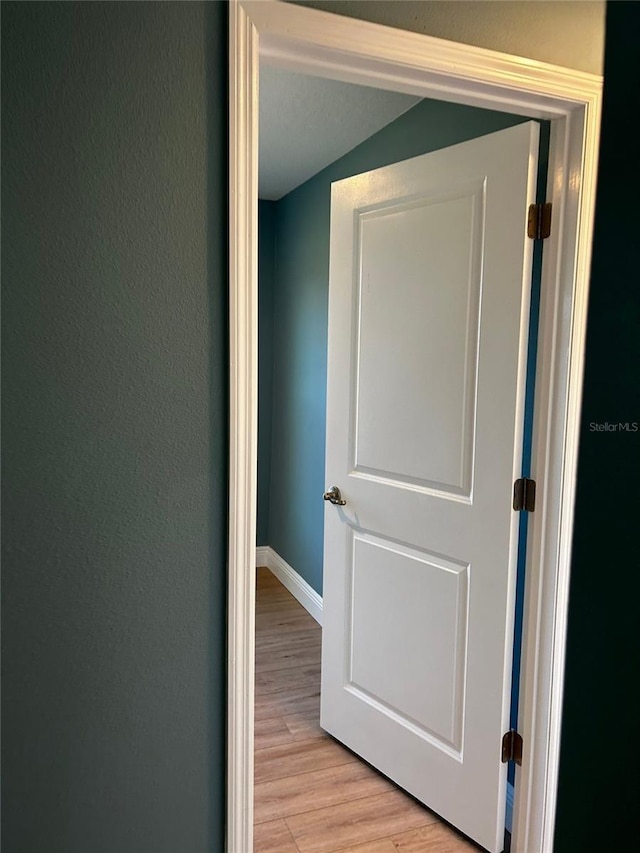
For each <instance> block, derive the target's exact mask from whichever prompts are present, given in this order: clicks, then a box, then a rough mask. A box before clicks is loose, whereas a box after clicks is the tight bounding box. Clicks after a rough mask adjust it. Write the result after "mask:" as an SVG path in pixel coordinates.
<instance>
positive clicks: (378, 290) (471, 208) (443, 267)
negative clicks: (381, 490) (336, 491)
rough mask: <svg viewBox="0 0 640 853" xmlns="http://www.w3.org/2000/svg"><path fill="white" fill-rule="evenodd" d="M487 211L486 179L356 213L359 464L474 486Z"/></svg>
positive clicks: (403, 477)
mask: <svg viewBox="0 0 640 853" xmlns="http://www.w3.org/2000/svg"><path fill="white" fill-rule="evenodd" d="M483 213H484V187H483V184H482V182H478V183H476V184H474V185H471V186H469V187H464V188H461V189H459V190H457V191H455V192H454V193H448V194H446V195H444V196H443V195H437V194H436V195H435V196H433V195H431V196H429V195H426V196H422V197H420V196H419V197H417V198H412V199H411V200H409V201H403V202H401V203H400V204H395V205H391V206H383V207H381V208H378V209H375V208H374V209H373V210H368V211H366V212H364V213H360V214H359V215H358V220H359V222H358V225H359V232H360V233H359V238H360V239H359V246H358V247H357V250H356V251H357V258H358V266H359V288H358V300H359V304H358V306H357V308H356V317H358V319H359V329H358V332H359V341H358V370H357V385H356V388H355V400H354V403H355V406H356V412H357V414H356V423H357V434H356V443H355V461H354V468H355V469H356V470H361V471H363V472H367V473H372V474H377V475H380V476H385V477H391V478H392V479H394V480H397V481H408V482H414V483H420V484H423V485H425V486H428V487H435V488H444V489H446V490H449V491H453V492H455V493H457V494H467V495H468V494H469V491H470V479H469V478H470V474H471V451H472V448H473V411H474V398H475V368H476V351H477V340H478V304H479V293H480V285H481V277H480V259H481V258H480V250H481V247H482V243H481V238H482V230H483V219H484V216H483ZM425 234H429V235H430V238H429V240H425V239H424V236H423V235H425ZM453 238H454V239H453ZM403 259H406V260H407V261H408V262H407V264H406V265H403V264H402V260H403ZM435 278H439V279H442V278H445V279H446V281H447V287H446V288H432V287H429V286H425V285H426V284H427V283H428V282H429V281H433V280H434V279H435ZM384 339H391V340H393V341H396V342H397V344H396V346H395V347H393V348H389V347H385V346H381V345H380V341H381V340H384ZM442 361H444V362H446V364H447V371H446V375H445V374H444V373H437V372H435V371H432V370H429V369H428V365H430V364H434V363H437V362H442ZM399 377H401V378H402V381H398V378H399ZM417 387H419V388H420V389H421V393H419V394H416V393H415V389H416V388H417ZM390 412H393V413H394V415H393V416H392V417H389V413H390ZM433 412H437V413H438V417H437V418H434V417H432V413H433ZM425 428H427V429H428V435H425Z"/></svg>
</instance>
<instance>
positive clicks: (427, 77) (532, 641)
mask: <svg viewBox="0 0 640 853" xmlns="http://www.w3.org/2000/svg"><path fill="white" fill-rule="evenodd" d="M247 10H248V11H247ZM285 11H286V15H283V13H284V12H285ZM298 13H299V14H298ZM231 19H232V20H231V25H232V60H231V61H232V65H231V69H232V73H231V92H232V98H231V103H232V122H231V125H232V140H231V173H232V192H231V231H232V259H231V282H232V291H231V318H232V328H231V350H232V400H231V402H232V422H233V423H232V436H233V438H232V448H231V484H232V486H231V515H230V647H231V661H232V665H231V667H230V729H229V738H230V753H229V755H230V762H229V791H230V797H229V841H228V843H229V849H230V850H243V851H246V850H250V849H251V826H250V817H251V790H250V785H251V782H250V776H251V773H250V771H251V769H252V761H251V754H250V750H249V748H248V747H249V746H250V745H252V725H251V719H250V716H251V715H250V713H249V711H250V708H251V706H252V704H253V695H252V684H251V682H252V678H251V677H250V676H251V675H252V670H253V660H252V651H251V647H252V641H253V624H252V623H253V619H252V604H253V602H252V598H253V583H252V581H253V572H254V568H253V559H252V557H253V553H252V552H253V547H254V545H253V543H254V532H255V518H254V512H255V510H254V496H255V391H256V376H255V373H256V359H255V353H256V338H255V319H256V315H255V307H256V306H255V303H256V299H255V297H256V288H255V284H256V273H257V270H256V260H257V258H256V254H257V253H256V254H254V252H255V249H256V248H257V246H256V238H257V233H256V212H257V211H256V206H257V202H256V199H257V193H256V166H257V151H256V141H257V140H256V133H255V131H256V121H255V120H256V117H257V116H256V112H255V110H256V106H257V98H256V95H257V85H256V84H257V59H258V51H260V52H261V53H262V55H263V56H267V55H269V54H270V55H271V58H274V57H278V61H279V62H280V63H281V64H283V65H287V64H288V66H289V67H296V68H297V69H298V70H301V71H307V72H311V73H319V74H320V75H321V76H337V77H340V78H342V79H347V80H352V81H353V82H361V83H362V82H364V83H369V84H371V83H374V84H379V83H380V81H384V85H386V86H387V87H388V88H396V89H398V90H400V91H405V92H413V93H415V92H416V91H419V92H420V94H423V95H424V96H427V97H428V96H432V97H433V96H435V97H437V98H447V99H450V100H455V101H459V102H466V103H467V104H471V105H476V106H479V105H483V106H487V107H496V108H497V109H498V110H505V109H507V108H508V109H511V110H512V111H513V112H516V113H519V114H521V115H524V116H527V115H528V116H531V117H534V118H543V119H551V120H553V126H554V129H553V132H552V156H551V162H552V168H551V180H550V182H549V189H550V192H551V195H552V197H553V201H554V210H555V211H557V216H558V217H559V218H560V222H561V223H562V227H561V228H560V229H559V233H558V235H557V236H556V237H555V239H553V238H552V240H551V241H550V244H549V251H548V252H547V253H546V257H545V263H544V267H545V269H544V270H543V280H544V282H545V284H547V283H548V284H549V287H548V288H546V287H545V288H543V291H545V292H543V296H542V301H543V304H542V310H541V327H540V328H541V335H540V339H541V358H540V359H539V362H540V364H539V371H538V380H537V383H536V384H537V392H538V393H537V395H536V400H537V401H540V407H539V408H538V412H537V414H536V424H535V426H534V435H535V439H534V454H533V456H534V459H535V461H536V463H537V466H538V471H542V472H543V475H544V484H545V507H544V511H543V513H541V514H540V515H537V516H536V518H535V520H534V523H533V525H532V527H533V529H532V530H531V531H530V532H531V536H532V540H533V541H532V549H531V552H530V555H529V568H531V566H533V567H534V571H533V572H531V571H529V574H528V578H529V580H528V584H529V589H528V591H527V592H528V595H526V611H525V633H526V637H525V654H524V658H523V688H524V703H523V711H524V717H525V721H524V727H525V729H526V731H527V735H528V737H529V740H528V743H529V745H530V755H529V756H528V757H529V759H530V760H529V761H528V762H527V766H526V768H525V767H523V769H522V771H520V774H521V779H520V782H521V783H520V784H519V785H518V787H517V794H516V797H517V801H516V808H515V812H516V814H515V819H516V826H515V838H514V842H515V845H516V849H522V850H525V849H541V850H543V849H547V844H548V841H549V838H550V833H552V830H553V808H554V804H555V772H556V769H557V746H558V743H557V738H558V730H559V710H560V700H561V686H562V658H563V653H564V646H563V643H564V621H563V620H564V615H565V610H566V584H567V580H568V556H569V550H570V528H571V506H572V492H571V490H572V483H573V476H572V472H573V470H574V467H575V441H576V435H577V430H576V416H577V408H578V403H579V396H580V393H579V392H580V382H579V379H580V370H581V359H582V344H583V339H584V304H585V297H586V281H587V275H586V274H587V270H588V259H589V235H590V231H591V219H592V212H593V184H594V177H595V145H596V142H597V125H598V111H599V103H600V86H601V81H599V80H596V79H595V78H592V77H590V76H589V75H577V74H573V73H572V72H565V70H564V69H562V70H559V69H550V68H548V67H545V66H542V65H541V64H536V63H534V64H532V63H529V62H528V61H521V60H517V59H515V58H512V57H503V56H500V57H499V58H498V57H497V56H495V55H492V54H489V52H487V51H475V50H474V49H473V48H467V47H464V46H461V45H452V44H450V43H445V42H439V41H438V40H434V39H428V38H426V37H414V36H413V34H408V33H399V32H398V31H390V30H387V29H386V28H383V27H377V26H375V25H371V26H366V25H365V26H364V27H363V24H362V22H357V23H354V22H350V21H349V20H348V19H336V18H335V16H329V15H323V14H320V13H314V12H312V11H311V10H308V9H297V10H295V11H294V10H293V9H291V8H288V9H287V10H281V9H278V8H277V5H271V4H241V3H238V4H234V5H233V7H232V14H231ZM329 19H331V20H329ZM426 48H428V49H426ZM454 57H455V58H456V61H455V62H453V64H452V60H453V59H454ZM456 62H459V63H460V64H459V65H457V64H456ZM462 68H463V69H464V70H461V69H462ZM452 69H453V70H452ZM587 78H588V79H587ZM569 117H571V121H569V120H568V119H569ZM239 141H240V144H239ZM569 174H574V175H581V178H582V181H581V182H580V181H579V182H578V184H575V183H573V184H569V183H568V182H567V181H566V179H565V178H566V176H567V175H569ZM578 187H579V190H580V191H578ZM579 226H580V227H579ZM251 246H253V249H250V250H249V251H248V252H247V247H251ZM567 299H568V300H569V304H570V305H571V306H572V308H571V311H570V312H569V313H568V314H567V312H566V311H564V312H563V311H561V310H560V303H563V304H564V305H565V307H566V300H567ZM563 300H564V302H563ZM567 352H568V353H569V358H563V356H562V354H563V353H567ZM549 637H552V638H554V642H552V643H551V644H549V642H548V638H549ZM539 795H540V796H539ZM536 797H538V806H539V807H538V806H536V807H535V808H534V805H535V803H534V801H535V800H536ZM540 797H541V798H540ZM538 839H539V840H538ZM545 839H546V840H545ZM518 845H520V846H518ZM523 845H524V846H523Z"/></svg>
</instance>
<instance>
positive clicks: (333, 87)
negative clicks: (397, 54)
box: [258, 64, 420, 200]
mask: <svg viewBox="0 0 640 853" xmlns="http://www.w3.org/2000/svg"><path fill="white" fill-rule="evenodd" d="M419 100H420V98H417V97H414V96H413V95H402V94H399V93H398V92H386V91H384V90H382V89H372V88H370V87H369V86H356V85H354V84H352V83H342V82H340V81H337V80H325V79H322V78H320V77H308V76H306V75H303V74H293V73H292V72H290V71H282V70H280V69H279V68H272V67H270V66H268V65H264V64H262V65H261V66H260V161H259V189H258V194H259V196H260V198H263V199H271V200H276V199H279V198H282V196H284V195H286V194H287V193H288V192H291V190H292V189H295V187H297V186H299V185H300V184H302V183H304V182H305V181H306V180H308V179H309V178H311V177H312V176H313V175H315V174H317V173H318V172H319V171H320V170H321V169H324V167H325V166H328V165H329V164H330V163H333V161H334V160H337V159H338V157H341V156H342V155H343V154H346V153H347V151H351V149H352V148H355V146H356V145H358V144H359V143H360V142H363V141H364V140H365V139H368V138H369V137H370V136H371V135H372V134H374V133H376V132H377V131H378V130H380V129H381V128H383V127H384V126H385V125H387V124H389V122H391V121H393V120H394V119H395V118H397V117H398V116H399V115H402V113H404V112H406V111H407V110H408V109H410V108H411V107H412V106H413V105H414V104H416V103H417V102H418V101H419Z"/></svg>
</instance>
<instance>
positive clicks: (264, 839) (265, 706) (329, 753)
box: [254, 568, 478, 853]
mask: <svg viewBox="0 0 640 853" xmlns="http://www.w3.org/2000/svg"><path fill="white" fill-rule="evenodd" d="M320 643H321V628H320V626H319V625H318V624H317V622H315V620H314V619H313V618H312V617H311V616H309V614H308V613H307V612H306V610H304V608H303V607H302V606H301V605H300V604H298V602H297V601H296V600H295V598H294V597H293V596H292V595H291V594H290V593H289V592H288V590H286V589H285V588H284V587H283V586H282V584H281V583H280V582H279V581H278V580H277V579H276V578H275V577H274V576H273V575H272V574H271V572H270V571H269V570H268V569H265V568H260V569H258V573H257V595H256V718H255V733H256V735H255V827H254V832H255V841H254V850H255V853H338V851H340V853H477V851H478V848H477V847H476V846H475V845H474V844H472V843H471V842H469V841H467V840H466V839H464V838H463V837H461V836H460V835H458V834H457V833H456V832H455V831H454V830H452V829H451V828H450V827H449V826H447V825H446V824H444V823H442V822H441V821H440V820H439V819H438V818H437V817H436V815H434V814H432V813H431V812H430V811H429V810H428V809H425V808H423V807H422V806H420V805H419V804H418V803H416V801H415V800H413V799H412V798H411V797H409V796H407V795H406V794H405V793H403V792H402V791H401V790H399V789H398V788H396V786H395V785H393V784H392V783H391V782H389V781H388V780H387V779H386V778H385V777H384V776H381V775H380V774H379V773H377V772H376V771H375V770H373V769H372V768H371V767H369V765H368V764H365V763H364V762H363V761H360V760H359V759H358V758H357V757H356V756H355V755H354V754H353V753H351V752H349V750H347V749H345V748H344V747H343V746H341V745H340V744H339V743H338V742H337V741H335V740H333V738H331V737H329V736H328V735H327V734H325V733H324V732H323V731H322V729H321V728H320Z"/></svg>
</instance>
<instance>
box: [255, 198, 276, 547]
mask: <svg viewBox="0 0 640 853" xmlns="http://www.w3.org/2000/svg"><path fill="white" fill-rule="evenodd" d="M275 226H276V202H275V201H263V200H262V199H261V200H260V201H259V203H258V519H257V525H256V545H268V544H269V485H270V482H271V425H272V411H273V406H272V399H273V387H272V386H273V300H274V286H275V282H274V275H275V251H276V230H275Z"/></svg>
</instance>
